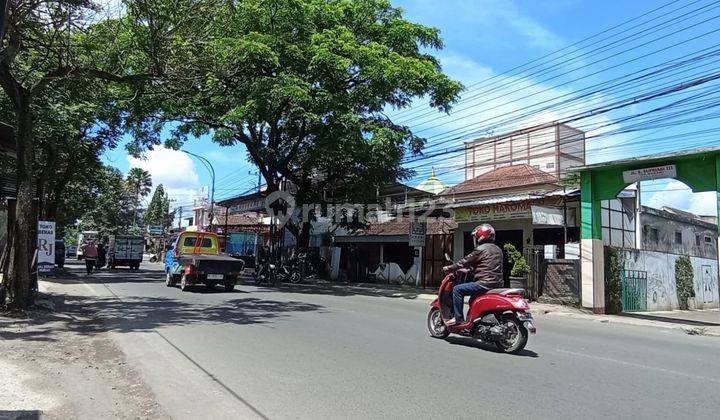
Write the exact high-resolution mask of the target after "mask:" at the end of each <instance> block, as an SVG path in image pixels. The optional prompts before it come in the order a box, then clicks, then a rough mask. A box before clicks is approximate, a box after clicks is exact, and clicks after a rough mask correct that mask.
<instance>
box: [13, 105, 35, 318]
mask: <svg viewBox="0 0 720 420" xmlns="http://www.w3.org/2000/svg"><path fill="white" fill-rule="evenodd" d="M30 107H31V105H30V99H29V98H28V97H27V96H25V97H23V98H22V99H21V101H20V104H19V107H18V109H17V110H16V116H17V131H16V134H15V138H16V139H17V166H16V169H17V186H18V192H17V204H16V207H15V219H16V226H15V229H14V230H13V232H12V235H13V238H12V241H9V243H10V244H11V247H10V251H9V252H10V259H9V264H8V274H7V281H6V285H7V292H8V298H9V302H8V307H9V308H13V309H25V308H27V307H28V306H29V305H30V303H31V287H32V281H31V278H30V261H31V258H30V254H31V250H33V249H34V245H35V244H34V241H33V238H31V237H30V236H31V235H30V232H32V231H34V230H35V227H34V224H35V223H36V221H35V217H34V212H33V199H34V196H35V182H34V179H33V170H32V169H33V162H34V158H35V156H34V155H35V139H34V138H33V125H32V111H31V109H30Z"/></svg>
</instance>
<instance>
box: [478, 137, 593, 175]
mask: <svg viewBox="0 0 720 420" xmlns="http://www.w3.org/2000/svg"><path fill="white" fill-rule="evenodd" d="M584 164H585V133H584V132H583V131H581V130H578V129H576V128H573V127H570V126H569V125H565V124H560V123H550V124H543V125H539V126H535V127H531V128H527V129H523V130H517V131H513V132H511V133H507V134H502V135H498V136H493V137H485V138H481V139H477V140H473V141H471V142H467V143H465V180H469V179H473V178H475V177H478V176H480V175H482V174H484V173H487V172H490V171H494V170H495V169H498V168H502V167H505V166H514V165H530V166H532V167H533V168H535V169H539V170H541V171H543V172H547V173H549V174H552V175H554V176H555V177H557V178H563V177H564V173H565V172H566V171H567V170H568V169H569V168H571V167H573V166H582V165H584Z"/></svg>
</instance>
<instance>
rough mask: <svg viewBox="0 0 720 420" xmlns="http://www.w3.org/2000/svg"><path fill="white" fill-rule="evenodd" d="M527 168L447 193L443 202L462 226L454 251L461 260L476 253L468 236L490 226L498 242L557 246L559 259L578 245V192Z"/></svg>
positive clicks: (499, 172)
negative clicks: (570, 245) (569, 245)
mask: <svg viewBox="0 0 720 420" xmlns="http://www.w3.org/2000/svg"><path fill="white" fill-rule="evenodd" d="M559 182H560V181H559V179H558V178H557V177H556V176H555V175H553V174H550V173H547V172H544V171H542V170H540V169H537V168H535V167H533V166H530V165H528V164H520V165H513V166H505V167H500V168H497V169H494V170H492V171H490V172H485V173H483V174H482V175H479V176H477V177H475V178H473V179H469V180H467V181H465V182H462V183H460V184H457V185H455V186H454V187H450V188H447V189H446V190H445V191H443V192H442V193H441V194H440V195H439V197H440V199H441V200H443V201H442V204H443V205H444V206H447V207H449V208H452V209H453V210H454V218H455V221H456V222H457V224H458V227H457V229H456V230H455V232H454V246H453V251H454V254H455V258H456V259H458V258H460V257H461V256H463V255H466V254H467V253H469V252H470V251H471V250H472V248H473V241H472V237H471V236H470V232H471V231H472V230H473V229H474V228H475V227H476V226H477V225H478V224H480V223H491V224H492V225H493V227H495V230H496V232H497V243H498V244H499V245H500V246H502V245H504V244H506V243H509V244H512V245H514V246H515V247H516V248H517V249H518V250H520V251H523V249H524V248H526V247H535V246H545V245H555V246H556V247H557V248H556V249H557V251H558V253H559V254H560V255H563V254H564V251H565V245H566V244H567V243H568V242H578V241H579V240H580V238H579V235H580V228H579V224H578V212H579V200H578V198H579V190H578V189H577V188H565V187H562V186H561V185H560V183H559Z"/></svg>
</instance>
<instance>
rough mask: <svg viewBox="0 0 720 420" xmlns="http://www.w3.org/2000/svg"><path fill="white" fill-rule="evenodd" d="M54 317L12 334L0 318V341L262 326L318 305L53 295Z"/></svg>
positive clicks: (37, 319) (9, 325)
mask: <svg viewBox="0 0 720 420" xmlns="http://www.w3.org/2000/svg"><path fill="white" fill-rule="evenodd" d="M52 301H53V302H54V304H55V308H56V310H55V312H46V313H42V314H40V315H37V316H32V317H31V319H29V320H28V322H29V323H30V324H32V325H33V326H34V327H35V328H33V329H32V330H30V331H24V332H15V331H13V328H12V325H13V323H15V322H17V320H14V319H8V318H0V338H2V339H10V340H11V339H20V340H39V341H52V340H53V332H54V331H55V330H56V329H57V328H58V323H61V324H63V329H65V330H69V331H71V332H75V333H77V334H81V335H91V334H96V333H98V332H104V331H114V332H120V333H125V332H136V331H140V332H142V331H152V330H153V329H155V328H159V327H164V326H172V325H188V324H200V323H203V324H236V325H249V324H266V323H271V322H273V321H276V320H278V319H281V318H285V317H288V316H290V315H291V314H292V313H295V312H310V311H319V310H321V309H322V308H323V307H322V306H320V305H315V304H310V303H305V302H296V301H290V302H288V301H274V300H265V299H259V298H253V297H248V298H237V299H230V300H227V301H225V302H221V303H213V304H200V303H190V302H183V301H180V300H176V299H170V298H163V297H133V298H127V299H123V300H122V301H120V300H118V299H115V298H95V297H87V296H75V295H54V296H52Z"/></svg>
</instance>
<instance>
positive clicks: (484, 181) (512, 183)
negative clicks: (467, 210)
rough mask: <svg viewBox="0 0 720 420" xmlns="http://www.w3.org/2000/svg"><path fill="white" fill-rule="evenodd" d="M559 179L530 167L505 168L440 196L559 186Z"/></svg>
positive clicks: (444, 192)
mask: <svg viewBox="0 0 720 420" xmlns="http://www.w3.org/2000/svg"><path fill="white" fill-rule="evenodd" d="M558 182H559V181H558V179H557V177H555V176H554V175H552V174H549V173H547V172H543V171H541V170H540V169H537V168H534V167H532V166H530V165H526V164H522V165H512V166H504V167H502V168H498V169H495V170H494V171H490V172H487V173H484V174H482V175H480V176H478V177H475V178H473V179H469V180H467V181H465V182H462V183H460V184H457V185H455V186H454V187H450V188H447V189H446V190H444V191H443V192H442V193H441V194H440V195H443V196H446V195H454V194H465V193H472V192H484V191H494V190H502V189H506V188H520V187H530V186H538V185H547V184H557V183H558Z"/></svg>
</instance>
